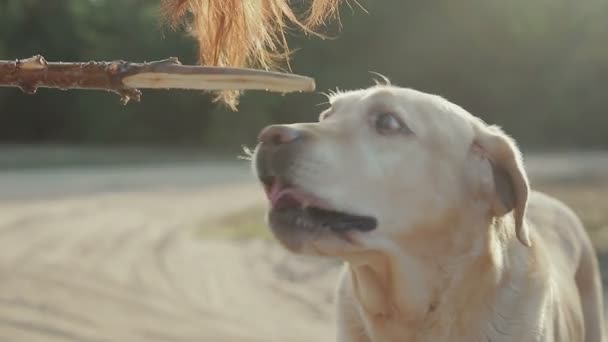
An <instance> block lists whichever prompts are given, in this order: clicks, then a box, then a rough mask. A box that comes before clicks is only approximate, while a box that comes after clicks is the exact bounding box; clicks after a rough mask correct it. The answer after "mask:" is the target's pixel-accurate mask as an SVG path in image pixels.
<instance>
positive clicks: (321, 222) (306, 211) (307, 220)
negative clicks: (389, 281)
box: [262, 177, 377, 233]
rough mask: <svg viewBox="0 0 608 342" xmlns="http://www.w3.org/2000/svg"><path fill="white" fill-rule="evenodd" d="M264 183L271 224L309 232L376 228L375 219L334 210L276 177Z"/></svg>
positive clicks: (337, 231)
mask: <svg viewBox="0 0 608 342" xmlns="http://www.w3.org/2000/svg"><path fill="white" fill-rule="evenodd" d="M262 183H263V184H264V188H265V190H266V196H267V197H268V200H269V202H270V205H271V211H270V215H269V219H270V224H271V225H281V226H284V227H285V226H289V227H292V228H298V229H303V230H310V231H316V230H324V229H328V230H331V231H333V232H335V233H345V232H348V231H353V230H356V231H362V232H367V231H371V230H373V229H375V228H376V226H377V220H376V219H375V218H373V217H370V216H362V215H354V214H350V213H345V212H340V211H336V210H333V209H332V208H330V207H329V206H328V205H327V203H325V202H324V201H322V200H321V199H319V198H317V197H315V196H313V195H312V194H309V193H307V192H305V191H302V190H301V189H299V188H297V187H295V186H293V185H291V184H288V183H286V182H283V181H281V180H279V179H278V178H277V177H268V178H266V179H263V180H262Z"/></svg>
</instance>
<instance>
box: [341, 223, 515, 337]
mask: <svg viewBox="0 0 608 342" xmlns="http://www.w3.org/2000/svg"><path fill="white" fill-rule="evenodd" d="M494 224H496V223H495V222H493V221H491V220H486V221H483V222H462V221H460V224H454V225H452V226H450V227H449V228H448V227H445V226H444V227H424V228H423V229H416V232H417V233H413V234H410V235H409V236H407V237H404V238H403V239H401V241H399V242H397V243H396V244H395V245H394V246H393V247H394V248H392V250H389V251H381V252H378V253H376V254H374V253H370V255H369V256H368V257H367V258H366V259H365V260H366V262H359V263H349V268H350V273H351V277H352V285H353V292H354V295H355V297H356V298H357V300H358V302H359V303H360V305H361V307H362V309H363V311H364V312H365V314H366V315H368V317H370V318H371V319H372V320H375V321H377V322H380V324H382V322H386V321H398V322H399V324H401V325H410V326H411V327H413V329H414V330H415V331H420V330H421V329H424V328H425V327H426V328H429V329H432V328H433V327H434V326H448V325H446V324H441V323H440V321H442V320H447V321H450V320H451V321H453V320H454V319H457V320H459V321H460V323H461V324H459V326H469V325H468V324H466V321H467V320H470V322H476V321H480V320H479V317H466V316H465V313H463V312H460V311H459V310H462V308H463V307H467V308H468V309H467V312H469V313H477V314H482V315H483V314H484V313H485V312H487V310H488V300H490V299H491V298H495V297H496V293H495V291H496V289H497V288H499V286H498V285H499V284H501V283H504V282H506V281H509V277H510V275H509V274H508V273H509V272H508V271H507V270H506V269H505V267H504V264H505V262H508V261H507V260H506V259H508V258H509V256H508V254H509V253H508V252H506V251H505V247H506V246H513V245H514V244H516V241H515V237H514V236H513V234H512V233H509V230H507V229H503V228H505V227H500V229H498V228H497V227H495V226H493V225H494ZM500 224H501V225H503V224H504V223H502V222H501V223H500ZM439 228H440V229H439ZM511 231H512V230H511ZM506 249H511V248H506ZM462 323H465V324H462Z"/></svg>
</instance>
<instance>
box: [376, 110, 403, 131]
mask: <svg viewBox="0 0 608 342" xmlns="http://www.w3.org/2000/svg"><path fill="white" fill-rule="evenodd" d="M375 126H376V130H377V131H378V133H381V134H390V133H396V132H399V131H401V129H402V128H403V124H402V123H401V120H399V119H398V118H397V117H396V116H395V115H394V114H390V113H382V114H379V115H378V116H376V121H375Z"/></svg>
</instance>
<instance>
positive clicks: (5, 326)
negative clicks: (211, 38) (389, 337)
mask: <svg viewBox="0 0 608 342" xmlns="http://www.w3.org/2000/svg"><path fill="white" fill-rule="evenodd" d="M360 3H361V5H362V6H363V7H364V8H365V10H363V9H361V8H360V7H359V6H357V4H356V3H355V2H354V1H351V6H348V5H344V6H342V10H341V25H342V29H341V30H338V27H337V26H338V25H337V24H336V23H334V24H333V25H330V26H329V27H328V28H327V30H326V31H325V32H326V34H327V35H329V36H331V37H332V38H331V39H325V40H322V39H319V38H317V37H307V36H304V35H301V34H298V33H297V32H295V31H294V34H293V35H292V36H291V37H290V46H291V48H292V49H294V50H295V53H294V55H293V58H292V60H291V67H292V71H293V72H295V73H298V74H303V75H307V76H311V77H314V78H315V80H316V83H317V90H318V91H327V90H331V89H336V88H340V89H351V88H361V87H366V86H369V85H371V84H373V82H372V78H373V77H374V75H372V74H370V73H369V72H370V71H374V72H378V73H381V74H383V75H386V76H387V77H389V78H390V79H391V81H392V82H393V83H395V84H397V85H401V86H407V87H413V88H416V89H419V90H423V91H426V92H432V93H437V94H440V95H442V96H444V97H446V98H448V99H449V100H451V101H453V102H455V103H457V104H459V105H461V106H463V107H464V108H466V109H468V110H469V111H470V112H472V113H473V114H475V115H477V116H479V117H481V118H483V119H484V120H486V121H487V122H489V123H493V124H498V125H500V126H502V127H503V128H504V129H505V130H506V131H507V132H508V133H510V134H511V135H512V136H513V137H514V138H515V139H516V140H517V141H518V142H519V144H520V146H521V148H522V150H523V151H524V153H525V158H526V163H527V170H528V172H529V173H530V177H531V179H532V185H533V186H534V187H536V188H539V189H541V190H544V191H547V192H549V193H551V194H553V195H555V196H557V197H558V198H560V199H562V200H563V201H565V202H566V203H568V204H569V205H571V206H572V207H573V208H574V209H575V210H576V211H577V213H579V215H581V217H582V219H583V221H584V222H585V224H586V226H587V228H588V229H589V231H590V233H591V234H592V238H593V240H594V242H595V244H596V247H597V249H598V253H599V255H600V257H601V260H602V262H603V266H606V263H604V260H605V254H604V253H605V251H606V247H607V246H608V243H607V242H608V240H607V239H606V232H607V231H608V201H607V200H606V199H607V198H608V115H607V114H606V108H607V107H608V100H607V99H606V81H607V80H608V20H606V18H607V17H608V2H607V1H602V0H580V1H576V2H574V1H567V0H551V1H548V0H534V1H530V0H511V1H488V0H463V1H452V0H435V1H418V0H412V1H409V0H407V1H406V0H378V1H370V0H368V1H360ZM158 5H159V4H158V1H152V0H122V1H110V0H53V1H45V0H0V59H3V60H11V59H17V58H26V57H29V56H32V55H34V54H42V55H43V56H44V57H45V58H46V59H47V60H48V61H88V60H115V59H122V60H127V61H134V62H143V61H152V60H159V59H163V58H167V57H170V56H176V57H178V58H179V59H180V60H181V61H182V63H184V64H194V63H196V50H197V48H196V46H195V44H194V41H193V40H191V39H190V38H189V37H187V36H186V35H185V34H184V33H183V32H172V31H170V30H168V29H163V28H162V27H161V25H160V24H159V17H158V10H159V6H158ZM211 99H212V97H211V96H210V95H209V94H202V93H199V92H188V91H150V90H148V91H144V93H143V97H142V102H141V103H129V104H128V105H127V106H123V105H121V104H120V101H119V99H118V97H117V96H116V95H114V94H111V93H104V92H93V91H67V92H63V91H58V90H48V89H39V90H38V93H37V94H36V95H34V96H31V95H25V94H23V93H21V91H19V90H18V89H12V88H1V89H0V279H3V280H2V282H0V340H6V341H47V340H48V341H51V340H52V341H55V340H60V341H63V340H66V341H117V340H122V341H125V340H128V341H139V340H142V341H144V340H145V341H157V340H158V341H194V340H196V341H200V340H201V338H202V340H215V341H233V340H234V341H258V340H259V341H272V340H276V341H309V340H312V339H315V340H329V339H330V338H327V336H331V334H332V333H331V329H332V326H333V325H332V323H331V318H332V315H333V307H332V306H331V305H332V301H333V297H332V296H333V295H332V291H331V288H332V286H333V282H334V281H335V275H336V273H335V272H336V269H335V267H336V265H335V263H332V262H326V261H319V260H314V261H312V262H311V261H310V260H307V259H303V258H300V257H295V256H292V255H289V254H286V253H285V252H284V251H283V250H282V249H280V248H278V247H277V246H276V244H275V243H274V241H273V240H272V238H271V237H270V236H269V234H268V232H267V230H266V229H265V228H264V222H263V212H264V202H263V198H262V194H261V192H260V191H259V189H258V188H257V186H256V184H255V181H254V179H253V177H252V176H251V174H250V172H249V165H248V163H247V162H246V161H243V160H239V159H237V156H239V155H240V154H242V152H241V146H243V145H246V146H253V145H254V144H255V137H256V135H257V133H258V132H259V130H260V129H261V128H262V127H264V126H265V125H268V124H271V123H287V122H296V121H314V120H316V118H317V116H318V113H319V112H320V111H321V110H322V109H323V108H324V107H323V105H320V104H321V103H322V102H324V101H325V98H324V96H322V95H320V94H318V93H301V94H288V95H283V96H282V95H277V94H273V93H265V92H253V91H252V92H248V93H246V94H245V95H244V96H243V97H242V99H241V104H240V106H239V111H238V112H232V111H230V110H227V109H226V108H225V107H224V106H222V105H221V104H217V103H213V102H212V101H211ZM605 273H608V272H605ZM252 313H256V314H255V315H252ZM285 317H293V320H291V319H290V320H289V321H290V322H285ZM278 320H281V321H282V324H281V326H280V327H277V324H276V322H277V321H278ZM291 321H293V322H291Z"/></svg>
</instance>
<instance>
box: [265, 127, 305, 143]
mask: <svg viewBox="0 0 608 342" xmlns="http://www.w3.org/2000/svg"><path fill="white" fill-rule="evenodd" d="M301 136H302V131H301V130H299V129H297V128H295V127H290V126H286V125H272V126H268V127H266V128H264V129H263V130H262V132H260V135H259V136H258V141H259V142H261V143H265V144H270V145H281V144H286V143H289V142H292V141H294V140H297V139H299V138H300V137H301Z"/></svg>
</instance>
